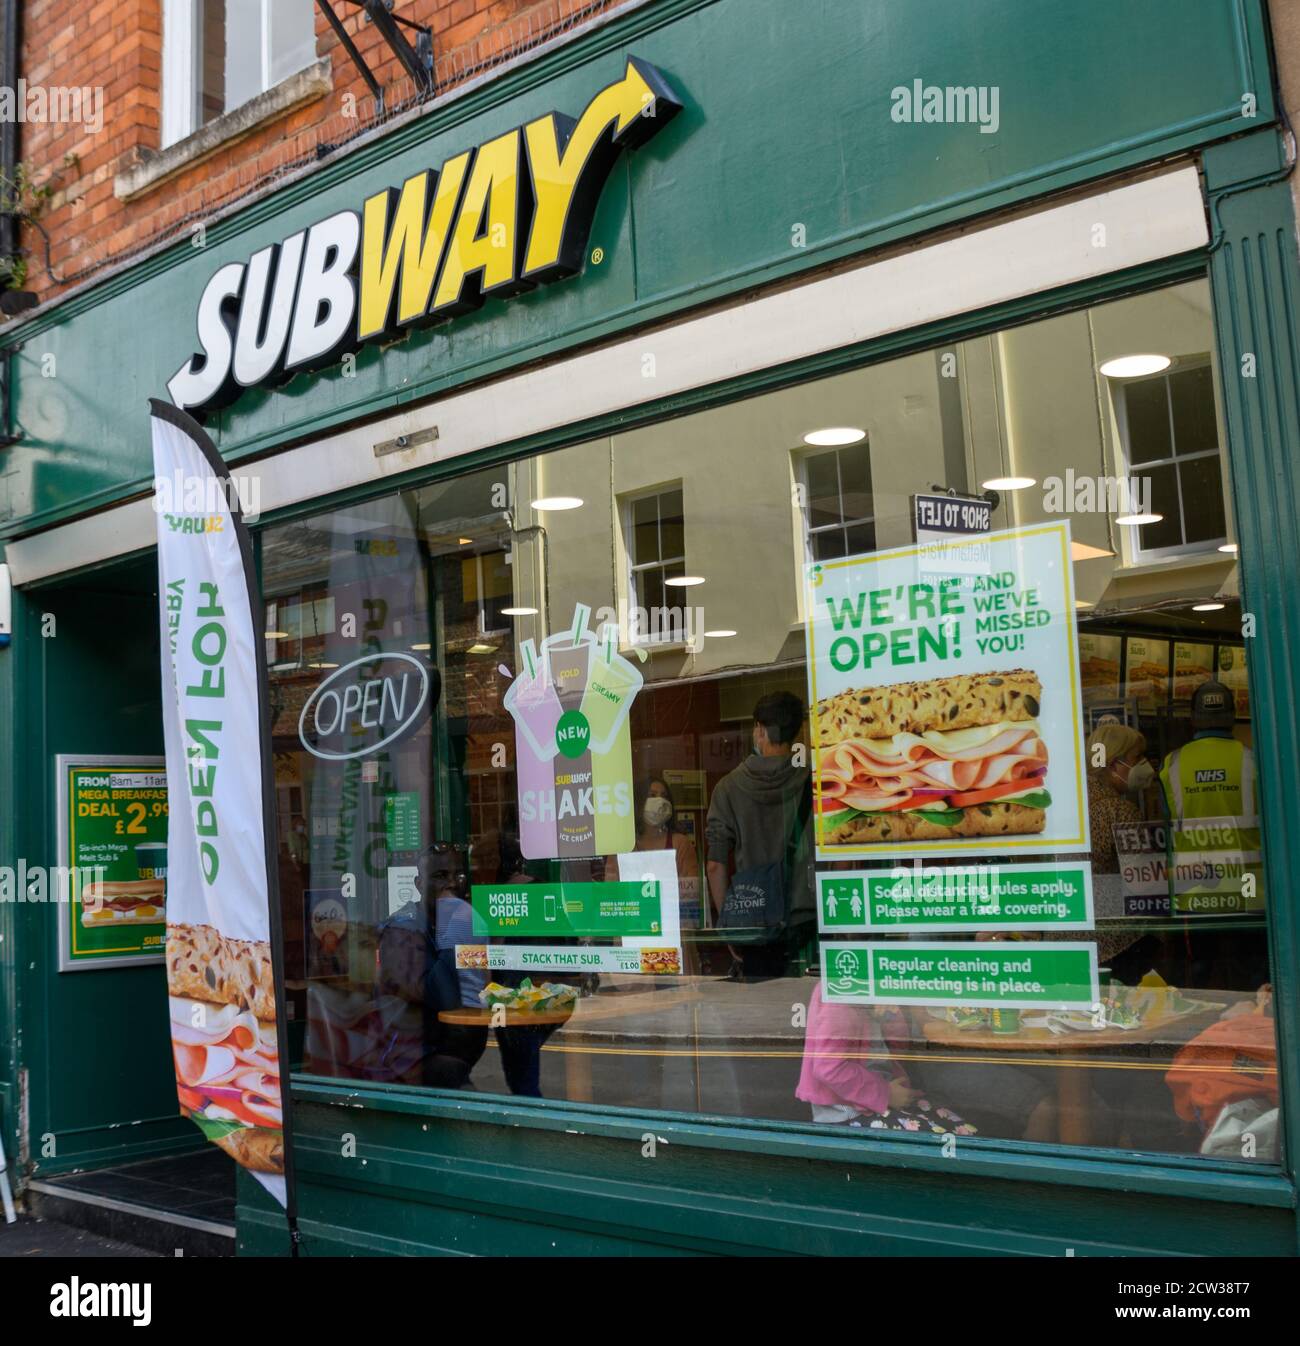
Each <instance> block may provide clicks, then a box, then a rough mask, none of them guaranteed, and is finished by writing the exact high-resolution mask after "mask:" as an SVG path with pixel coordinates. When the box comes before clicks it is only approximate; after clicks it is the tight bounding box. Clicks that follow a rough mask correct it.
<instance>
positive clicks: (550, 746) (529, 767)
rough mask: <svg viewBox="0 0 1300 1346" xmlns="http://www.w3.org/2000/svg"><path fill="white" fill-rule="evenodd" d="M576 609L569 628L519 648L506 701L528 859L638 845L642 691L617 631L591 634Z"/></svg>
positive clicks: (586, 614) (586, 616) (580, 607)
mask: <svg viewBox="0 0 1300 1346" xmlns="http://www.w3.org/2000/svg"><path fill="white" fill-rule="evenodd" d="M590 618H591V610H590V609H589V608H588V607H586V606H585V605H584V604H581V603H579V604H577V605H576V606H575V608H574V612H573V622H572V624H571V625H570V626H569V627H568V628H567V629H566V630H563V631H557V632H555V633H554V634H552V635H549V636H547V637H546V639H545V640H543V641H542V646H541V649H540V650H539V649H538V648H537V647H536V645H535V644H534V642H533V641H531V640H525V641H524V642H523V643H522V645H521V646H520V664H519V667H518V669H517V670H516V674H515V678H514V681H513V682H511V684H510V688H509V690H508V691H507V692H506V695H505V701H504V704H505V708H506V709H507V710H508V711H509V712H510V714H511V716H512V717H513V719H514V722H515V753H516V761H517V763H518V771H519V840H520V846H521V848H522V850H523V853H524V856H525V858H527V859H529V860H556V859H558V860H569V859H582V858H584V857H588V856H594V855H616V854H618V853H620V852H622V851H630V850H632V849H633V848H634V847H635V846H636V819H635V818H634V817H633V816H632V740H631V735H630V732H629V730H628V715H629V713H630V711H631V709H632V702H633V700H634V699H635V698H636V694H637V693H638V692H639V691H640V690H641V685H642V681H643V679H642V677H641V672H640V670H639V669H638V668H637V667H636V665H635V664H633V663H630V662H629V661H628V660H627V659H624V658H623V656H622V655H621V654H619V653H618V650H617V649H616V648H615V647H616V644H617V636H616V628H615V627H614V626H612V625H611V626H605V627H603V628H602V629H601V631H600V632H599V633H596V632H593V631H592V630H591V628H590V625H589V622H590Z"/></svg>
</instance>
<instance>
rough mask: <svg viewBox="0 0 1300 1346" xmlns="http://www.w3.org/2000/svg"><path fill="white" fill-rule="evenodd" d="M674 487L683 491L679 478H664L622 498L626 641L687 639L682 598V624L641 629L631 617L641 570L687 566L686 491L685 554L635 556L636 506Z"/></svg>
mask: <svg viewBox="0 0 1300 1346" xmlns="http://www.w3.org/2000/svg"><path fill="white" fill-rule="evenodd" d="M674 491H677V492H679V493H681V492H682V483H681V482H680V481H667V482H663V483H661V484H660V485H658V486H654V487H652V488H651V489H650V490H647V491H637V492H636V493H635V494H634V495H629V496H624V497H623V500H622V505H621V515H622V525H623V552H624V557H625V559H626V563H627V567H626V568H627V594H626V602H627V621H626V623H625V629H626V631H627V643H628V644H629V645H631V646H641V647H643V648H651V647H655V646H665V645H684V644H685V643H686V641H687V636H688V633H689V630H690V615H689V606H690V605H689V603H685V602H683V603H682V604H681V605H680V607H681V610H682V612H683V616H684V619H683V622H682V625H681V626H680V628H672V629H670V630H668V631H659V632H655V631H653V630H651V631H639V630H638V629H637V628H636V626H635V624H634V622H633V620H632V618H633V614H634V613H635V612H636V611H637V610H638V609H639V608H640V606H641V595H640V593H639V591H638V589H637V576H638V575H639V574H643V573H645V572H646V571H649V570H663V569H665V568H666V567H667V566H669V565H673V564H676V563H677V562H680V563H681V566H682V570H683V571H684V572H685V570H686V499H685V496H684V495H683V497H682V554H681V555H680V556H669V557H659V558H658V559H656V560H654V561H643V562H640V563H638V562H637V561H636V559H635V553H636V526H635V523H634V522H633V517H632V516H633V511H634V509H635V507H636V506H637V505H638V504H640V503H641V502H642V501H644V500H657V499H659V498H660V497H661V496H665V495H669V494H671V493H672V492H674ZM680 592H681V593H683V594H687V593H689V592H690V590H689V589H682V590H681V591H680Z"/></svg>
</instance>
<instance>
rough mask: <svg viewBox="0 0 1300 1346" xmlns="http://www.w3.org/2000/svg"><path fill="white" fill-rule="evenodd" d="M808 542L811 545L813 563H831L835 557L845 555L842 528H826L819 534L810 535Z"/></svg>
mask: <svg viewBox="0 0 1300 1346" xmlns="http://www.w3.org/2000/svg"><path fill="white" fill-rule="evenodd" d="M808 540H809V542H810V543H811V544H812V554H813V560H814V561H833V560H834V559H835V557H837V556H844V555H846V554H847V553H846V552H845V550H844V530H843V529H842V528H827V529H825V530H823V531H822V532H820V533H813V534H811V535H810V537H809V539H808Z"/></svg>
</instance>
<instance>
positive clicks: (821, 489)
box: [805, 453, 843, 528]
mask: <svg viewBox="0 0 1300 1346" xmlns="http://www.w3.org/2000/svg"><path fill="white" fill-rule="evenodd" d="M805 466H806V469H807V472H808V526H809V527H810V528H820V527H822V526H823V525H824V524H828V523H839V522H840V521H841V519H842V517H843V516H842V515H841V513H840V479H839V472H838V470H837V468H836V465H835V454H833V453H819V454H817V455H816V456H815V457H812V458H809V459H807V460H806V463H805Z"/></svg>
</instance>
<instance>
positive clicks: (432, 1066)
mask: <svg viewBox="0 0 1300 1346" xmlns="http://www.w3.org/2000/svg"><path fill="white" fill-rule="evenodd" d="M465 878H466V874H465V859H464V852H463V850H462V849H461V848H459V847H457V846H454V845H448V844H445V843H435V844H434V845H432V846H430V847H428V848H427V849H426V850H425V851H424V852H423V854H422V855H421V856H420V862H419V877H418V891H417V893H416V894H415V896H414V897H413V898H412V900H411V901H409V902H407V903H406V904H405V905H404V906H402V907H401V908H399V909H398V910H397V911H396V912H395V913H394V914H393V915H392V916H390V917H389V918H388V919H387V920H386V921H384V922H383V923H382V924H381V925H380V926H379V932H378V933H379V948H378V978H377V986H376V990H377V993H378V994H380V995H396V996H398V997H400V998H401V999H403V1000H405V1001H407V1002H408V1003H410V1004H412V1005H415V1006H418V1007H419V1008H420V1010H421V1013H422V1016H423V1028H424V1054H423V1061H422V1070H421V1078H422V1081H423V1083H425V1084H428V1085H433V1086H436V1087H438V1088H442V1089H459V1088H461V1087H463V1086H465V1085H466V1084H468V1083H469V1078H470V1074H471V1072H472V1071H473V1069H474V1067H475V1066H476V1065H477V1064H478V1062H479V1059H480V1058H481V1057H482V1055H483V1053H484V1051H485V1050H486V1048H487V1028H486V1027H480V1026H478V1025H476V1024H455V1023H448V1022H446V1021H445V1020H444V1019H443V1018H441V1017H440V1016H441V1015H443V1014H444V1013H449V1012H453V1011H456V1010H459V1009H465V1008H471V1009H479V1008H481V1005H480V1003H479V998H478V993H479V991H481V990H482V989H483V987H484V986H485V985H486V984H487V974H486V973H485V972H483V971H481V970H478V969H474V968H459V969H458V968H457V966H456V946H457V945H458V944H470V943H473V942H474V939H473V922H472V920H471V916H470V906H469V903H468V902H466V901H465V897H464V888H465Z"/></svg>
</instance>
